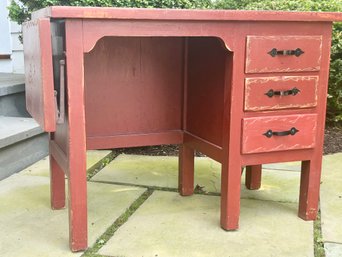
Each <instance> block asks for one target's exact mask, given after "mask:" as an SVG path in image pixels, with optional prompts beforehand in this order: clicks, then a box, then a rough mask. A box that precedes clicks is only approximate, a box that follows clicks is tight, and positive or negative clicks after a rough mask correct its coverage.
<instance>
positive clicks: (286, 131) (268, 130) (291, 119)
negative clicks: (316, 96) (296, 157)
mask: <svg viewBox="0 0 342 257" xmlns="http://www.w3.org/2000/svg"><path fill="white" fill-rule="evenodd" d="M242 126H243V131H242V153H244V154H248V153H263V152H273V151H283V150H293V149H306V148H313V147H314V146H315V138H316V127H317V114H304V115H283V116H267V117H254V118H245V119H243V124H242Z"/></svg>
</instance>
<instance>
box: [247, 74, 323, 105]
mask: <svg viewBox="0 0 342 257" xmlns="http://www.w3.org/2000/svg"><path fill="white" fill-rule="evenodd" d="M317 87H318V76H276V77H259V78H246V80H245V105H244V109H245V111H265V110H277V109H289V108H309V107H315V106H316V105H317Z"/></svg>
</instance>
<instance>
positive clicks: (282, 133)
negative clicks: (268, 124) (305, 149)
mask: <svg viewBox="0 0 342 257" xmlns="http://www.w3.org/2000/svg"><path fill="white" fill-rule="evenodd" d="M298 131H299V130H298V129H296V128H295V127H293V128H291V129H290V130H287V131H272V130H271V129H269V130H267V131H266V132H265V133H264V134H263V135H264V136H266V137H268V138H271V137H272V136H288V135H291V136H293V135H295V134H296V133H297V132H298Z"/></svg>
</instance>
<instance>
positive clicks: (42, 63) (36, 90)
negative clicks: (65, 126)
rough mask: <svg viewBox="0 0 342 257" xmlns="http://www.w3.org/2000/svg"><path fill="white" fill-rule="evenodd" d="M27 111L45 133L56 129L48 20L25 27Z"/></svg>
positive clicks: (30, 23) (35, 21)
mask: <svg viewBox="0 0 342 257" xmlns="http://www.w3.org/2000/svg"><path fill="white" fill-rule="evenodd" d="M23 39H24V59H25V87H26V88H25V91H26V107H27V110H28V112H29V113H30V114H31V115H32V117H33V118H34V119H35V120H36V121H37V122H38V123H39V125H40V126H41V127H42V128H43V129H44V131H47V132H53V131H55V129H56V117H55V103H54V93H53V68H52V50H51V30H50V20H49V19H39V20H33V21H29V22H26V23H24V25H23Z"/></svg>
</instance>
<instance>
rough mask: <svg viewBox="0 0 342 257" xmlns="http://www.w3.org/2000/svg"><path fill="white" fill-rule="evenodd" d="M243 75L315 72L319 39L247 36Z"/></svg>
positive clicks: (319, 53) (318, 64)
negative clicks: (244, 71)
mask: <svg viewBox="0 0 342 257" xmlns="http://www.w3.org/2000/svg"><path fill="white" fill-rule="evenodd" d="M246 47H247V49H246V73H266V72H293V71H318V70H319V69H320V64H321V55H322V37H321V36H247V45H246Z"/></svg>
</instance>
